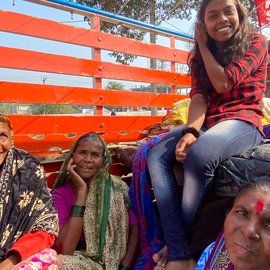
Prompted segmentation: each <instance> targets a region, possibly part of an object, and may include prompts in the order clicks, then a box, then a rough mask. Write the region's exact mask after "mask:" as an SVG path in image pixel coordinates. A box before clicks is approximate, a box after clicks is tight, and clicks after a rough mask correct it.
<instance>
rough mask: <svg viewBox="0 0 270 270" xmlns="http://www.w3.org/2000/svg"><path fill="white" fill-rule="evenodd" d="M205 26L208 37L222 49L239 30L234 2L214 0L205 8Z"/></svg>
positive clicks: (230, 0) (232, 0) (231, 0)
mask: <svg viewBox="0 0 270 270" xmlns="http://www.w3.org/2000/svg"><path fill="white" fill-rule="evenodd" d="M204 24H205V27H206V30H207V33H208V35H209V36H210V37H211V38H212V39H213V40H214V41H215V42H216V44H217V46H218V47H220V48H222V47H224V46H225V44H226V43H227V42H228V41H229V40H230V39H231V38H232V36H233V35H234V34H235V32H236V31H237V30H238V28H239V15H238V12H237V9H236V5H235V2H234V0H213V1H211V2H210V3H209V4H208V5H207V7H206V8H205V13H204Z"/></svg>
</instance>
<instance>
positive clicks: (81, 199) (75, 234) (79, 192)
mask: <svg viewBox="0 0 270 270" xmlns="http://www.w3.org/2000/svg"><path fill="white" fill-rule="evenodd" d="M72 162H73V160H72V158H71V159H70V161H69V164H68V167H67V168H68V172H69V175H70V177H71V179H72V181H73V183H74V184H75V187H76V199H75V202H74V204H75V205H82V206H83V205H85V202H86V196H87V186H86V183H85V182H84V181H83V179H82V178H81V177H80V176H79V175H78V174H77V173H76V172H75V171H74V168H75V165H72ZM82 228H83V218H82V217H69V218H68V221H67V222H66V224H65V225H64V226H63V227H62V228H61V229H60V233H59V236H58V238H57V240H56V241H55V244H54V248H55V249H56V251H57V252H58V253H60V254H64V255H72V254H73V253H74V251H75V249H76V247H77V245H78V243H79V240H80V238H81V234H82Z"/></svg>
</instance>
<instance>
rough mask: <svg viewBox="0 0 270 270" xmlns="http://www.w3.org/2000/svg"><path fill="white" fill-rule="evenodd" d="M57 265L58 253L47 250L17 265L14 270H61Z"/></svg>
mask: <svg viewBox="0 0 270 270" xmlns="http://www.w3.org/2000/svg"><path fill="white" fill-rule="evenodd" d="M56 263H57V253H56V251H55V250H53V249H49V248H47V249H44V250H42V251H40V252H39V253H37V254H35V255H33V256H31V257H29V258H28V259H26V260H24V261H22V262H20V263H19V264H17V265H15V266H14V267H13V268H12V270H42V269H43V270H46V269H47V270H59V268H58V266H57V265H56Z"/></svg>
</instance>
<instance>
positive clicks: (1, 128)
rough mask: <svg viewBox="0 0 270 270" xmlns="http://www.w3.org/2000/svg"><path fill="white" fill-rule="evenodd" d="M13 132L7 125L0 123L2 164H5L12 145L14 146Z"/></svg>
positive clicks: (0, 157)
mask: <svg viewBox="0 0 270 270" xmlns="http://www.w3.org/2000/svg"><path fill="white" fill-rule="evenodd" d="M12 135H13V133H12V131H11V130H10V129H9V127H8V125H7V124H6V123H2V122H0V164H2V163H3V161H4V159H5V157H6V155H7V153H8V151H9V149H10V147H11V145H12V144H13V138H12Z"/></svg>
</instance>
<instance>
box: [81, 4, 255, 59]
mask: <svg viewBox="0 0 270 270" xmlns="http://www.w3.org/2000/svg"><path fill="white" fill-rule="evenodd" d="M77 2H78V3H81V4H84V5H88V6H91V7H93V8H96V9H102V10H105V11H108V12H111V13H114V14H119V15H121V16H125V17H128V18H132V19H135V20H139V21H141V22H147V23H152V24H155V25H160V24H161V23H162V22H163V21H167V20H170V19H173V18H176V19H180V20H181V19H185V20H190V19H191V18H192V12H193V11H194V10H195V11H197V10H198V8H199V5H200V2H201V1H197V0H190V1H185V0H164V1H162V0H130V1H128V3H127V4H126V5H124V4H125V3H126V0H114V1H111V0H77ZM242 2H243V4H244V6H245V7H246V8H247V10H248V11H249V13H250V17H251V21H252V23H253V24H254V25H255V26H256V27H257V26H258V23H257V13H256V9H254V1H253V0H243V1H242ZM86 20H89V19H88V18H86ZM101 30H102V31H104V32H107V33H111V34H115V35H121V36H123V37H129V38H133V39H137V40H143V38H144V36H145V32H143V31H140V30H137V29H130V28H127V27H125V26H123V25H121V24H111V23H107V22H102V23H101ZM110 55H111V56H112V57H114V58H115V59H116V61H117V62H119V63H122V64H128V63H131V62H132V61H133V60H134V59H135V58H136V56H135V55H128V54H122V53H118V52H112V53H110Z"/></svg>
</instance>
